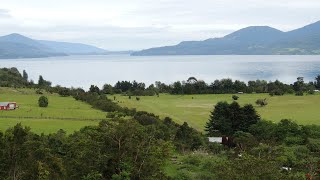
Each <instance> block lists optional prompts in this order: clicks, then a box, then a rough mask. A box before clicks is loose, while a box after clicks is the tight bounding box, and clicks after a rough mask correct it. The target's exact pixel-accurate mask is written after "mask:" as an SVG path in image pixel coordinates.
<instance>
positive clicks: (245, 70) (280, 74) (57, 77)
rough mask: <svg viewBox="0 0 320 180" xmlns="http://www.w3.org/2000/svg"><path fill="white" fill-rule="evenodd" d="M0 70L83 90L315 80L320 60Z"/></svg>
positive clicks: (70, 62)
mask: <svg viewBox="0 0 320 180" xmlns="http://www.w3.org/2000/svg"><path fill="white" fill-rule="evenodd" d="M0 67H17V68H18V69H19V70H20V71H22V70H23V69H25V70H26V71H27V72H28V74H29V77H30V78H31V79H33V80H35V81H37V80H38V77H39V75H43V77H44V78H45V79H46V80H50V81H52V83H53V85H57V84H59V85H63V86H68V87H71V86H73V87H82V88H85V89H88V87H89V86H90V85H91V84H95V85H98V86H100V87H101V86H102V85H103V84H105V83H109V84H112V85H113V84H115V83H116V82H117V81H118V80H130V81H132V80H137V81H140V82H145V83H146V84H151V83H154V82H155V81H161V82H165V83H172V82H174V81H177V80H186V79H187V78H188V77H191V76H194V77H196V78H197V79H202V80H205V81H206V82H213V81H214V80H215V79H222V78H232V79H234V80H236V79H237V80H243V81H248V80H256V79H263V80H272V81H274V80H276V79H278V80H280V81H283V82H286V83H292V82H294V81H295V80H296V78H297V77H298V76H302V77H304V78H305V80H306V81H311V80H314V78H315V76H317V75H318V74H320V56H146V57H137V56H129V55H119V56H111V55H110V56H67V57H51V58H39V59H2V60H0Z"/></svg>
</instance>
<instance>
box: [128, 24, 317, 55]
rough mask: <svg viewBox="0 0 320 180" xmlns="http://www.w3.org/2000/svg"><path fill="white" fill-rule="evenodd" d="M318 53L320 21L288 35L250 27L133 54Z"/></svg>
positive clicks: (260, 27) (268, 29) (258, 27)
mask: <svg viewBox="0 0 320 180" xmlns="http://www.w3.org/2000/svg"><path fill="white" fill-rule="evenodd" d="M318 54H320V21H318V22H316V23H313V24H310V25H307V26H304V27H302V28H299V29H296V30H293V31H289V32H283V31H280V30H278V29H275V28H272V27H269V26H250V27H247V28H244V29H240V30H238V31H236V32H233V33H231V34H228V35H226V36H224V37H222V38H212V39H207V40H204V41H184V42H181V43H180V44H178V45H175V46H165V47H158V48H151V49H146V50H142V51H137V52H134V53H132V54H131V55H134V56H152V55H318Z"/></svg>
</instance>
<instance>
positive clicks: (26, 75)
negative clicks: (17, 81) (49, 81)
mask: <svg viewBox="0 0 320 180" xmlns="http://www.w3.org/2000/svg"><path fill="white" fill-rule="evenodd" d="M22 77H23V79H24V80H26V81H28V78H29V76H28V73H27V72H26V70H23V73H22Z"/></svg>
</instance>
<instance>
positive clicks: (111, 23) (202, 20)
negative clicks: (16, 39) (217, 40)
mask: <svg viewBox="0 0 320 180" xmlns="http://www.w3.org/2000/svg"><path fill="white" fill-rule="evenodd" d="M1 6H2V8H3V9H0V26H1V29H0V34H1V35H4V34H8V33H13V32H17V33H22V34H25V35H28V36H31V37H33V38H36V39H51V40H61V41H74V42H82V43H90V44H93V45H97V46H99V47H103V48H106V49H109V50H125V49H133V50H138V49H144V48H149V47H155V46H163V45H172V44H176V43H179V42H180V41H183V40H203V39H207V38H212V37H221V36H223V35H225V34H227V33H230V32H232V31H234V30H237V29H240V28H243V27H246V26H250V25H268V26H273V27H275V28H278V29H280V30H284V31H288V30H291V29H294V28H297V27H300V26H303V25H306V24H308V23H312V22H315V21H318V20H320V13H319V12H318V11H319V9H320V1H318V0H308V1H301V0H270V1H265V0H197V1H186V0H157V1H154V0H117V1H114V0H90V1H87V0H68V1H66V0H55V1H46V0H28V1H19V0H2V2H1Z"/></svg>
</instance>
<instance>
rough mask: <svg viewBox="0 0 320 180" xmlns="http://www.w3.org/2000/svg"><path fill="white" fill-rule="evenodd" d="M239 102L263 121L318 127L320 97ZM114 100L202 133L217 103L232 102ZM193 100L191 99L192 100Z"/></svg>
mask: <svg viewBox="0 0 320 180" xmlns="http://www.w3.org/2000/svg"><path fill="white" fill-rule="evenodd" d="M238 96H239V97H240V98H239V100H238V102H239V103H240V104H241V105H244V104H253V105H254V106H255V108H256V110H257V111H258V113H259V114H260V115H261V117H262V118H263V119H266V120H270V121H274V122H278V121H280V120H281V119H292V120H294V121H296V122H297V123H299V124H318V125H320V95H319V94H316V95H305V96H301V97H300V96H294V95H285V96H274V97H270V96H269V95H268V94H239V95H238ZM116 97H117V101H119V104H120V105H122V106H127V107H130V108H137V110H144V111H148V112H152V113H154V114H156V115H159V116H160V117H166V116H169V117H171V118H173V120H174V121H176V122H177V123H180V124H181V123H183V122H187V123H188V124H189V125H191V126H192V127H194V128H196V129H197V130H199V131H203V130H204V126H205V124H206V122H207V121H208V119H209V115H210V111H212V110H213V108H214V105H215V104H216V103H217V102H219V101H227V102H229V103H231V102H232V101H233V100H232V95H230V94H213V95H168V94H160V96H159V97H157V96H151V97H150V96H148V97H140V98H141V100H140V101H137V100H136V99H135V97H132V99H129V98H128V97H127V96H116ZM192 98H193V99H192ZM260 98H263V99H264V98H267V101H268V103H269V104H268V105H267V106H266V107H258V106H256V105H255V101H256V100H257V99H260Z"/></svg>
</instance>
